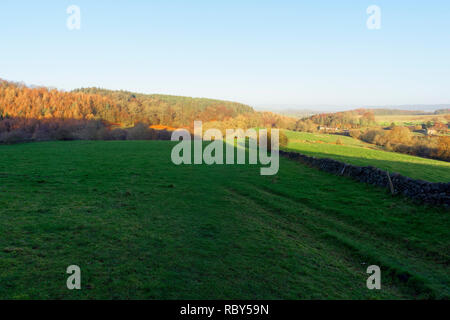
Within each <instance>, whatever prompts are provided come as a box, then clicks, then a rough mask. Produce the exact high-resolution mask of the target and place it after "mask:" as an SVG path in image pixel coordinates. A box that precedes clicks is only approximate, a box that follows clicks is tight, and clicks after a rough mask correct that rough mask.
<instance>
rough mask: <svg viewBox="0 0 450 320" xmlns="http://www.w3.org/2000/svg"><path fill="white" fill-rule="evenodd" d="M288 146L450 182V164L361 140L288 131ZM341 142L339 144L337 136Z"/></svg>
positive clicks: (320, 155)
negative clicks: (391, 149) (382, 148)
mask: <svg viewBox="0 0 450 320" xmlns="http://www.w3.org/2000/svg"><path fill="white" fill-rule="evenodd" d="M285 133H286V135H287V136H288V138H289V144H288V146H287V148H286V149H288V150H291V151H298V152H300V153H303V154H307V155H312V156H315V157H318V158H331V159H336V160H340V161H343V162H346V163H351V164H354V165H359V166H374V167H377V168H380V169H383V170H388V171H390V172H398V173H400V174H403V175H405V176H408V177H411V178H414V179H422V180H427V181H431V182H450V163H448V162H445V161H439V160H433V159H426V158H420V157H415V156H410V155H407V154H401V153H396V152H387V151H384V150H380V149H378V148H377V147H376V146H374V145H371V144H368V143H365V142H362V141H360V140H357V139H354V138H351V137H345V136H338V135H330V134H313V133H306V132H293V131H285ZM338 138H339V139H340V140H341V142H342V145H337V144H336V141H337V139H338Z"/></svg>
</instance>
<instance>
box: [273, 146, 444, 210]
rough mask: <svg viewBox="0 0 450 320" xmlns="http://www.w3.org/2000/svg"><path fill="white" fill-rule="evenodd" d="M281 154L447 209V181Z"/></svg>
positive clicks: (294, 153)
mask: <svg viewBox="0 0 450 320" xmlns="http://www.w3.org/2000/svg"><path fill="white" fill-rule="evenodd" d="M280 155H281V156H284V157H288V158H290V159H293V160H297V161H299V162H302V163H304V164H307V165H309V166H312V167H316V168H318V169H320V170H323V171H326V172H330V173H333V174H337V175H342V176H348V177H351V178H353V179H355V180H357V181H360V182H365V183H369V184H372V185H376V186H380V187H384V188H388V189H389V190H390V191H391V192H392V193H393V194H402V195H404V196H406V197H409V198H411V199H413V200H416V201H419V202H422V203H429V204H433V205H442V206H445V207H447V208H450V183H443V182H438V183H435V182H428V181H423V180H415V179H411V178H408V177H405V176H402V175H400V174H398V173H388V172H386V171H383V170H381V169H378V168H375V167H372V166H368V167H360V166H355V165H352V164H348V163H344V162H341V161H337V160H333V159H326V158H316V157H311V156H307V155H303V154H300V153H297V152H286V151H281V150H280ZM388 175H389V176H388ZM389 178H390V179H389ZM389 180H390V181H389Z"/></svg>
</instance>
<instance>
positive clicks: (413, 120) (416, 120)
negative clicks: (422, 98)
mask: <svg viewBox="0 0 450 320" xmlns="http://www.w3.org/2000/svg"><path fill="white" fill-rule="evenodd" d="M444 116H445V115H442V114H439V115H386V116H375V121H376V122H377V123H378V124H380V125H383V126H388V125H390V124H391V123H395V124H396V125H403V126H412V125H417V124H422V123H425V122H428V121H433V119H438V120H439V121H440V122H442V123H447V122H448V121H447V120H446V119H445V117H444Z"/></svg>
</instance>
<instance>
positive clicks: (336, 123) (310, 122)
mask: <svg viewBox="0 0 450 320" xmlns="http://www.w3.org/2000/svg"><path fill="white" fill-rule="evenodd" d="M371 125H375V116H374V113H373V112H372V111H367V110H364V109H359V110H353V111H344V112H335V113H321V114H316V115H313V116H310V117H308V118H305V119H301V120H298V121H297V122H296V124H295V127H294V130H297V131H307V132H316V131H317V130H319V128H320V127H325V128H336V129H354V128H361V127H366V126H371Z"/></svg>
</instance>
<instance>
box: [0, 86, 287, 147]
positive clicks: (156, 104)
mask: <svg viewBox="0 0 450 320" xmlns="http://www.w3.org/2000/svg"><path fill="white" fill-rule="evenodd" d="M195 120H201V121H203V123H204V128H205V130H206V129H207V128H217V129H220V130H222V132H225V129H234V128H241V129H248V128H292V127H294V125H295V120H294V119H292V118H289V117H285V116H282V115H278V114H274V113H271V112H255V111H254V110H253V109H252V108H251V107H249V106H246V105H244V104H240V103H235V102H228V101H220V100H213V99H203V98H189V97H178V96H167V95H145V94H137V93H132V92H127V91H111V90H104V89H98V88H88V89H78V90H74V91H72V92H64V91H59V90H56V89H48V88H29V87H27V86H25V85H22V84H18V83H12V82H8V81H4V80H0V142H4V143H13V142H19V141H44V140H72V139H88V140H92V139H94V140H95V139H102V140H111V139H113V140H117V139H120V140H124V139H168V138H170V133H169V132H168V131H167V130H155V129H152V127H159V129H161V128H162V129H164V128H165V127H168V128H169V127H170V128H172V129H173V128H180V127H183V128H187V129H190V130H192V128H193V122H194V121H195ZM149 127H150V128H149ZM114 128H115V129H114Z"/></svg>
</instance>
